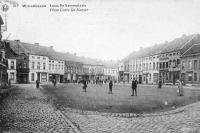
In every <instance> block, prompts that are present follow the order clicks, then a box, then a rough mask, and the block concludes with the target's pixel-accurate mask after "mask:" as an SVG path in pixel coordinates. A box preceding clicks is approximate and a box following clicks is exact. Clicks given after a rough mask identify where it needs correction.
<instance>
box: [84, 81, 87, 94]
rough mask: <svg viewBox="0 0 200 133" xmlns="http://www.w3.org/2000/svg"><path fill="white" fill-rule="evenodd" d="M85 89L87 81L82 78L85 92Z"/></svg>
mask: <svg viewBox="0 0 200 133" xmlns="http://www.w3.org/2000/svg"><path fill="white" fill-rule="evenodd" d="M86 89H87V81H86V80H83V91H84V92H86Z"/></svg>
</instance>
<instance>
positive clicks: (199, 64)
mask: <svg viewBox="0 0 200 133" xmlns="http://www.w3.org/2000/svg"><path fill="white" fill-rule="evenodd" d="M199 69H200V60H199Z"/></svg>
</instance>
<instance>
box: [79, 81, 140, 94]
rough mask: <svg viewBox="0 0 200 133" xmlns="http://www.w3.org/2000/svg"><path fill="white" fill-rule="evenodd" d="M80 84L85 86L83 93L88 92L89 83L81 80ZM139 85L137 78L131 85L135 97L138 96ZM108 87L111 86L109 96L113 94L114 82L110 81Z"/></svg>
mask: <svg viewBox="0 0 200 133" xmlns="http://www.w3.org/2000/svg"><path fill="white" fill-rule="evenodd" d="M79 83H82V84H83V92H86V88H87V81H86V80H81V81H80V82H79ZM137 84H138V82H137V80H136V79H135V78H133V81H132V85H131V88H132V95H131V96H134V95H136V96H137ZM108 86H109V92H108V94H112V88H113V81H112V80H110V81H109V84H108Z"/></svg>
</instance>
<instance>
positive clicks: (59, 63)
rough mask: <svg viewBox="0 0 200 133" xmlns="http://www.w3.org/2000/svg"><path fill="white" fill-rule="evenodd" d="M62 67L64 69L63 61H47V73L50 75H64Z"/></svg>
mask: <svg viewBox="0 0 200 133" xmlns="http://www.w3.org/2000/svg"><path fill="white" fill-rule="evenodd" d="M53 65H54V68H53ZM56 66H57V67H56ZM64 67H65V63H64V61H58V60H49V66H48V68H49V69H48V70H49V73H51V74H60V75H64V73H65V69H64Z"/></svg>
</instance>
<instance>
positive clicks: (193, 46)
mask: <svg viewBox="0 0 200 133" xmlns="http://www.w3.org/2000/svg"><path fill="white" fill-rule="evenodd" d="M196 45H200V43H197V44H193V45H192V46H191V47H190V48H189V49H188V50H186V51H185V52H184V53H183V54H182V55H181V56H184V54H185V53H186V52H188V51H189V50H190V49H191V48H192V47H194V46H196Z"/></svg>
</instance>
